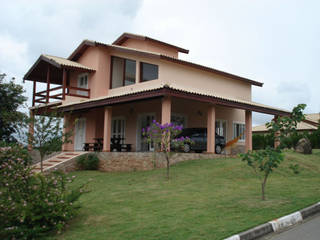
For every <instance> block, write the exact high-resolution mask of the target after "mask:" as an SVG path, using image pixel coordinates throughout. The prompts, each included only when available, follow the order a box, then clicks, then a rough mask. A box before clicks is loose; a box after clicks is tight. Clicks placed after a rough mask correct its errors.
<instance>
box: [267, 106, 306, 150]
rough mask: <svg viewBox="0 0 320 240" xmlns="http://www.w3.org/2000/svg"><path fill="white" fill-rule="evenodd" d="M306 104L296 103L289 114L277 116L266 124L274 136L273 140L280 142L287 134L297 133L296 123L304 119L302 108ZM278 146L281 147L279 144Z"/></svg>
mask: <svg viewBox="0 0 320 240" xmlns="http://www.w3.org/2000/svg"><path fill="white" fill-rule="evenodd" d="M306 106H307V105H306V104H298V105H297V106H296V107H294V108H293V110H292V112H291V114H290V116H284V117H278V118H275V119H273V120H272V121H271V122H269V123H267V124H266V126H267V128H268V131H269V132H270V133H271V134H272V135H273V136H275V141H280V143H281V142H282V141H283V140H284V139H285V138H287V137H288V136H290V135H292V134H296V133H297V130H296V129H297V125H298V123H299V122H301V121H303V120H305V116H304V114H303V110H304V109H305V108H306ZM279 147H280V148H281V147H282V146H281V144H280V146H279Z"/></svg>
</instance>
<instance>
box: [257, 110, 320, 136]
mask: <svg viewBox="0 0 320 240" xmlns="http://www.w3.org/2000/svg"><path fill="white" fill-rule="evenodd" d="M305 118H306V119H305V120H304V121H302V122H299V123H298V124H297V131H298V132H312V131H316V130H317V129H318V126H319V123H320V122H319V121H320V113H311V114H305ZM252 132H253V133H256V134H265V133H268V129H267V127H266V125H265V124H264V125H259V126H255V127H253V128H252Z"/></svg>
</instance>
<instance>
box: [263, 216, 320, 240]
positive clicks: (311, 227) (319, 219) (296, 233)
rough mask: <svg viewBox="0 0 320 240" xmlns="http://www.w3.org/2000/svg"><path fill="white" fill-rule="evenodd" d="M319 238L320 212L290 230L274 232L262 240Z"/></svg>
mask: <svg viewBox="0 0 320 240" xmlns="http://www.w3.org/2000/svg"><path fill="white" fill-rule="evenodd" d="M267 239H268V240H319V239H320V214H318V215H316V216H314V217H311V218H310V219H307V220H306V221H305V222H303V223H301V224H299V225H296V226H294V227H292V228H290V229H289V230H287V231H285V232H282V233H278V234H272V235H269V236H267V237H264V238H261V240H267Z"/></svg>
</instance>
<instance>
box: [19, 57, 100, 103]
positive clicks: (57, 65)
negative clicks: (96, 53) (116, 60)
mask: <svg viewBox="0 0 320 240" xmlns="http://www.w3.org/2000/svg"><path fill="white" fill-rule="evenodd" d="M93 72H95V70H94V69H92V68H90V67H87V66H84V65H82V64H80V63H78V62H74V61H71V60H68V59H65V58H60V57H55V56H50V55H41V56H40V57H39V59H38V60H37V61H36V62H35V64H34V65H33V66H32V67H31V68H30V70H29V71H28V72H27V74H26V75H25V76H24V78H23V79H24V80H29V81H33V98H32V106H35V105H36V104H48V103H51V102H53V101H56V100H58V101H60V102H61V101H64V100H65V99H66V96H72V97H80V98H90V89H87V88H82V87H75V86H74V85H77V82H76V76H78V75H80V74H83V73H85V74H88V75H89V74H91V73H93ZM37 83H42V84H46V90H43V91H39V92H37ZM51 85H58V86H54V87H51ZM72 85H73V86H72Z"/></svg>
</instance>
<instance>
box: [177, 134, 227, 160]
mask: <svg viewBox="0 0 320 240" xmlns="http://www.w3.org/2000/svg"><path fill="white" fill-rule="evenodd" d="M182 136H183V137H189V138H190V139H191V140H192V142H193V143H192V144H189V143H185V144H184V146H183V148H182V151H183V152H186V153H187V152H190V151H195V152H203V151H207V129H206V128H185V129H183V130H182V132H181V133H180V134H179V135H178V136H177V138H179V137H182ZM225 145H226V140H225V138H224V137H223V136H220V135H218V134H217V133H216V138H215V152H216V153H217V154H220V153H221V152H222V149H223V148H224V147H225ZM173 150H177V149H173Z"/></svg>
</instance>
